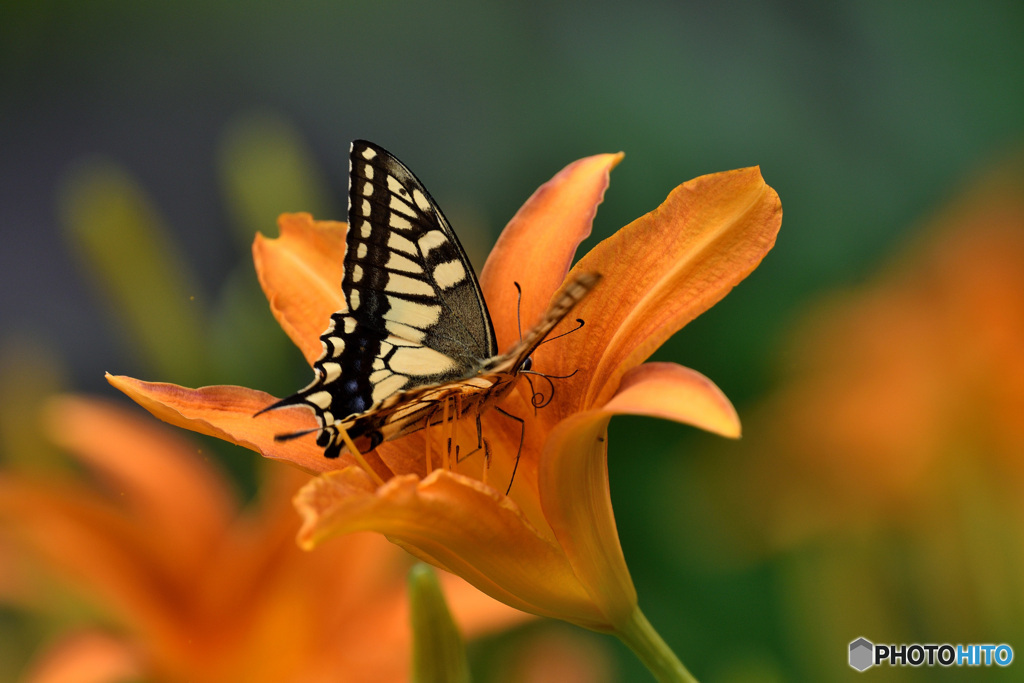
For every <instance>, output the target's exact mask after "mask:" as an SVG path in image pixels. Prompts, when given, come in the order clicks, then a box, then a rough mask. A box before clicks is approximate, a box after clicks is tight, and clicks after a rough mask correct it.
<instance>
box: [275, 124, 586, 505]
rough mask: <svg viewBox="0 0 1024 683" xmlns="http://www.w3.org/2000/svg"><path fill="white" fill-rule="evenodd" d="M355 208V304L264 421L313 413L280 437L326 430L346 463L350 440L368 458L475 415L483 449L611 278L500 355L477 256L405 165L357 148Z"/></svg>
mask: <svg viewBox="0 0 1024 683" xmlns="http://www.w3.org/2000/svg"><path fill="white" fill-rule="evenodd" d="M348 200H349V201H348V233H347V236H346V252H345V262H344V276H343V278H342V283H341V288H342V292H343V294H344V295H345V300H346V302H347V308H346V309H345V310H340V311H337V312H336V313H334V314H332V315H331V319H330V324H329V325H328V327H327V329H326V331H325V332H324V333H323V334H322V335H321V337H320V341H321V343H322V345H323V352H322V353H321V355H320V357H319V359H318V360H316V361H315V362H314V363H313V370H314V373H315V376H314V378H313V381H312V382H311V383H310V384H309V385H308V386H306V387H305V388H304V389H302V390H300V391H299V392H297V393H295V394H293V395H292V396H289V397H287V398H284V399H281V400H279V401H277V402H276V403H274V404H272V405H270V406H268V407H267V408H264V409H263V410H261V411H260V413H263V412H265V411H267V410H273V409H276V408H281V407H284V406H290V405H304V406H307V407H309V408H312V409H313V411H314V413H315V414H316V419H317V424H318V426H317V428H315V429H311V430H305V431H301V432H293V433H289V434H281V435H278V436H277V437H276V438H277V439H278V440H281V441H284V440H288V439H292V438H297V437H300V436H303V435H305V434H309V433H314V432H315V433H317V441H316V442H317V445H319V446H320V447H322V448H323V449H324V455H325V456H326V457H328V458H337V457H338V456H339V455H340V454H341V453H342V452H343V451H344V450H345V448H346V443H348V442H351V444H352V445H354V446H355V447H356V448H358V449H359V451H360V452H361V453H365V452H368V451H371V450H373V449H374V448H376V447H377V446H378V445H379V444H380V443H382V442H384V441H389V440H391V439H394V438H398V437H400V436H403V435H405V434H409V433H411V432H414V431H417V430H419V429H423V428H425V427H428V426H433V425H437V424H441V423H443V422H445V421H446V420H454V419H458V418H461V417H463V416H468V415H473V416H475V418H476V423H477V434H478V439H479V440H480V441H481V445H482V441H483V439H482V434H481V431H480V416H481V414H482V413H484V412H485V411H486V410H488V409H489V408H491V407H494V406H495V404H496V403H497V402H498V401H500V399H501V398H502V397H504V396H505V395H506V394H508V393H509V392H510V391H511V390H512V388H513V387H514V386H515V384H516V381H517V379H518V377H519V375H520V373H522V372H524V371H529V370H530V365H531V359H530V356H531V354H532V353H533V351H534V350H535V349H536V348H537V346H539V345H540V344H541V343H542V342H543V341H544V340H545V338H546V337H547V336H548V334H549V333H550V332H551V331H552V330H553V329H554V328H555V326H556V325H558V323H559V322H560V321H561V320H562V319H563V318H564V317H565V316H566V315H567V314H568V313H569V311H570V310H572V309H573V307H575V306H576V304H577V303H579V301H580V300H581V299H583V297H585V296H586V295H587V294H588V293H589V292H590V291H591V290H592V289H593V288H594V286H595V285H596V284H597V282H598V281H599V280H600V275H598V274H596V273H582V274H580V275H578V276H576V277H575V278H574V279H573V280H571V281H570V282H569V283H568V284H567V285H565V286H564V287H563V288H562V290H561V292H560V294H559V295H558V297H557V298H556V299H555V300H554V302H553V303H552V305H551V306H550V308H549V309H548V311H547V312H546V313H545V314H544V315H543V317H542V318H541V320H540V322H539V323H538V324H537V325H536V327H534V328H533V329H531V330H529V331H528V332H527V333H526V334H525V335H523V336H522V338H521V340H520V341H519V342H518V343H516V344H515V345H514V346H513V347H512V348H511V349H510V350H509V351H507V352H506V353H503V354H499V353H498V349H497V341H496V338H495V334H494V326H493V325H492V323H491V316H490V312H489V311H488V310H487V304H486V303H485V302H484V297H483V293H482V292H481V290H480V283H479V282H478V280H477V278H476V274H475V273H474V271H473V267H472V265H471V264H470V262H469V259H468V258H467V256H466V252H465V250H464V249H463V248H462V245H461V244H460V243H459V239H458V237H456V235H455V232H454V231H453V230H452V228H451V225H450V224H449V223H448V220H447V219H446V218H445V217H444V214H443V213H441V209H440V208H439V207H438V205H437V203H436V202H435V201H434V200H433V199H432V198H431V196H430V194H428V193H427V190H426V188H424V187H423V184H422V183H421V182H420V181H419V180H418V179H417V178H416V176H415V175H413V173H412V172H411V171H410V170H409V169H408V168H407V167H406V166H405V164H403V163H402V162H401V161H399V160H398V159H397V158H395V157H394V156H393V155H392V154H390V153H389V152H388V151H386V150H385V149H384V148H382V147H380V146H378V145H375V144H373V143H371V142H367V141H365V140H356V141H355V142H353V143H352V146H351V149H350V152H349V188H348ZM517 286H518V285H517ZM499 410H500V409H499ZM502 412H503V413H504V411H502ZM260 413H257V415H259V414H260ZM505 414H506V415H509V414H508V413H505ZM509 417H513V419H517V420H519V421H520V422H522V420H521V419H520V418H515V417H514V416H511V415H509ZM343 432H344V433H343ZM520 448H521V444H520ZM510 486H511V484H510Z"/></svg>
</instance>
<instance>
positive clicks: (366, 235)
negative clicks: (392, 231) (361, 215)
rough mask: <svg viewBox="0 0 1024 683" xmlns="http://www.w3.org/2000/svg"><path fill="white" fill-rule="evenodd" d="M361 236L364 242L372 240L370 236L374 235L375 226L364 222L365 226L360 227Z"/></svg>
mask: <svg viewBox="0 0 1024 683" xmlns="http://www.w3.org/2000/svg"><path fill="white" fill-rule="evenodd" d="M359 234H360V235H361V236H362V238H363V239H364V240H368V239H370V235H371V234H373V226H372V225H370V222H369V221H363V224H362V225H361V226H359Z"/></svg>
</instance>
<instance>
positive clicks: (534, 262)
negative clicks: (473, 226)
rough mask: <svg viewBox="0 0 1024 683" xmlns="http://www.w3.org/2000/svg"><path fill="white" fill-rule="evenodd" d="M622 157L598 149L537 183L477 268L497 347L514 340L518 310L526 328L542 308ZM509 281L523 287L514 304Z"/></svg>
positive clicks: (586, 231) (562, 276) (586, 230)
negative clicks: (479, 267) (610, 174)
mask: <svg viewBox="0 0 1024 683" xmlns="http://www.w3.org/2000/svg"><path fill="white" fill-rule="evenodd" d="M622 156H623V155H622V153H621V152H620V153H619V154H598V155H596V156H592V157H586V158H585V159H580V160H579V161H576V162H574V163H572V164H569V165H568V166H566V167H565V168H564V169H562V170H561V171H559V172H558V174H556V175H555V177H553V178H552V179H551V180H549V181H548V182H546V183H544V184H543V185H541V186H540V187H539V188H538V189H537V191H536V192H534V193H533V195H532V196H531V197H530V198H529V199H527V200H526V203H525V204H523V206H522V208H520V209H519V211H518V212H517V213H516V215H515V216H513V217H512V220H511V221H509V224H508V225H507V226H506V227H505V229H504V230H503V231H502V233H501V236H500V237H499V238H498V242H497V243H496V244H495V245H494V249H493V250H492V251H491V255H490V256H489V257H488V259H487V263H486V264H485V265H484V269H483V271H481V273H480V286H481V288H482V289H483V293H484V298H485V299H486V300H487V305H488V307H489V308H490V311H491V319H492V322H493V323H494V328H495V331H496V333H497V335H498V348H499V349H506V348H508V347H509V346H510V345H511V344H512V343H514V342H515V341H516V339H517V336H516V335H517V329H518V326H517V320H516V313H517V310H518V311H519V312H520V315H521V316H522V322H523V325H524V327H528V326H530V325H533V324H534V323H535V322H537V320H538V319H539V318H540V316H541V314H543V312H544V311H545V309H546V308H547V306H548V302H549V301H550V299H551V295H552V294H554V293H555V290H557V289H558V287H559V286H560V285H561V284H562V281H563V280H564V279H565V274H566V273H567V272H569V266H570V265H572V260H573V258H574V257H575V255H576V247H578V246H579V244H580V242H582V241H583V240H584V239H585V238H586V237H587V236H588V235H589V234H590V229H591V225H592V224H593V222H594V215H595V214H596V213H597V206H598V204H600V203H601V201H602V200H603V199H604V192H605V190H606V189H607V188H608V175H609V173H610V172H611V170H612V168H614V167H615V165H616V164H618V163H619V161H621V160H622ZM514 282H518V283H519V284H520V285H521V286H522V288H523V299H522V303H521V305H520V306H519V307H517V305H516V303H517V298H518V293H517V292H516V288H515V286H514V285H513V283H514Z"/></svg>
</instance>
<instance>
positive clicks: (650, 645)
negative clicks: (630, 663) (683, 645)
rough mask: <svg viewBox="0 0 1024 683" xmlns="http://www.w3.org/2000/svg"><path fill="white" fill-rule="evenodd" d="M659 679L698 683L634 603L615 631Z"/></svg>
mask: <svg viewBox="0 0 1024 683" xmlns="http://www.w3.org/2000/svg"><path fill="white" fill-rule="evenodd" d="M615 635H617V636H618V637H619V640H621V641H622V642H624V643H625V644H626V645H628V646H629V649H631V650H632V651H633V652H635V653H636V656H637V657H639V658H640V661H642V662H643V663H644V665H645V666H646V667H647V669H648V670H649V671H650V672H651V673H652V674H654V677H655V678H656V679H657V680H658V681H661V683H697V679H696V678H694V677H693V674H691V673H690V672H689V671H687V669H686V667H685V666H683V663H682V662H680V661H679V658H678V657H676V654H675V653H674V652H672V650H671V649H669V646H668V645H666V644H665V641H664V640H662V639H661V636H659V635H658V632H657V631H655V630H654V627H653V626H651V623H650V622H649V621H647V617H645V616H644V613H643V612H641V611H640V608H639V607H637V608H636V609H634V610H633V614H631V615H630V617H629V620H628V621H627V622H626V623H625V625H624V626H623V627H622V628H621V629H619V630H617V631H616V632H615Z"/></svg>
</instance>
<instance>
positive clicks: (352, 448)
mask: <svg viewBox="0 0 1024 683" xmlns="http://www.w3.org/2000/svg"><path fill="white" fill-rule="evenodd" d="M337 430H338V434H339V435H340V436H341V440H342V441H344V442H345V445H346V446H348V452H349V453H351V454H352V457H353V458H355V459H356V462H357V463H359V466H360V467H362V468H363V469H364V470H366V473H367V474H369V475H370V477H371V478H372V479H373V480H374V481H375V482H376V483H377V486H383V485H384V480H383V479H381V478H380V475H379V474H377V472H376V471H375V470H374V469H373V468H372V467H370V463H368V462H366V458H364V457H363V454H362V453H360V452H359V449H358V448H356V444H355V442H354V441H352V437H350V436H349V435H348V432H346V431H345V430H344V428H342V427H337Z"/></svg>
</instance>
